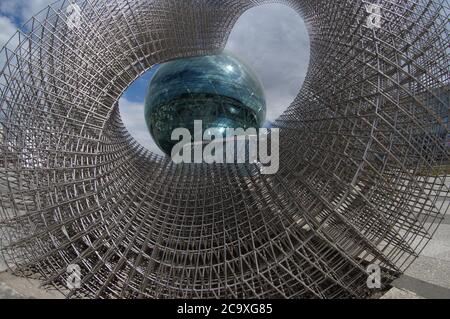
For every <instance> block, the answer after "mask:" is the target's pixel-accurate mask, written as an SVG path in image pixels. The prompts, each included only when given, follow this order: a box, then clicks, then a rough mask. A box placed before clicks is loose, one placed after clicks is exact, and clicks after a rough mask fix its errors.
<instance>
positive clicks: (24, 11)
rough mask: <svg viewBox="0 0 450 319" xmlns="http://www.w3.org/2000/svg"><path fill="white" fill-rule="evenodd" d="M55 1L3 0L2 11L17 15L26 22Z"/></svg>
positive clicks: (0, 4)
mask: <svg viewBox="0 0 450 319" xmlns="http://www.w3.org/2000/svg"><path fill="white" fill-rule="evenodd" d="M54 2H56V0H2V2H1V3H0V12H1V13H2V14H3V15H9V16H15V17H17V18H19V19H20V20H21V22H26V21H28V20H29V19H30V18H31V17H32V16H34V15H36V14H37V13H38V12H40V11H41V10H42V9H44V8H45V7H46V6H48V5H49V4H52V3H54Z"/></svg>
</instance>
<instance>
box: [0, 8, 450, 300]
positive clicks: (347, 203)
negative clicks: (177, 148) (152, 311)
mask: <svg viewBox="0 0 450 319" xmlns="http://www.w3.org/2000/svg"><path fill="white" fill-rule="evenodd" d="M273 2H278V3H283V4H286V5H288V6H290V7H292V8H293V9H294V10H296V11H297V12H298V13H299V14H300V15H301V16H302V17H303V18H304V20H305V21H306V23H307V25H308V30H309V35H310V39H311V45H312V50H311V63H310V67H309V71H308V74H307V77H306V81H305V84H304V85H303V88H302V90H301V91H300V93H299V94H298V96H297V98H296V99H295V101H294V102H293V103H292V105H291V106H290V107H289V108H288V109H287V111H286V112H285V113H284V114H283V115H282V116H281V117H280V118H279V119H278V120H277V121H276V123H275V126H276V127H279V128H280V129H281V141H280V143H281V146H280V148H281V164H280V166H281V167H280V171H279V172H278V174H275V175H261V174H258V167H257V166H236V165H206V164H205V165H202V164H198V165H187V164H186V165H175V164H173V163H172V162H171V161H170V160H169V159H167V158H162V157H159V156H157V155H153V154H151V153H150V152H148V151H147V150H145V149H144V148H143V147H141V146H140V145H139V144H138V143H137V142H136V141H135V140H134V139H133V138H132V137H131V136H130V135H129V133H128V132H127V130H126V129H125V128H124V126H123V124H122V122H121V119H120V114H119V111H118V100H119V98H120V96H121V95H122V93H123V92H124V90H125V89H126V88H127V87H128V86H129V85H130V83H132V81H133V80H135V79H136V78H138V77H139V76H140V75H141V74H143V73H144V72H145V71H146V70H148V69H149V68H151V67H152V66H153V65H155V64H157V63H162V62H164V61H167V60H170V59H174V58H179V57H188V56H194V55H204V54H213V53H217V52H220V51H221V50H222V49H223V47H224V46H225V44H226V41H227V38H228V36H229V34H230V31H231V29H232V27H233V25H234V24H235V22H236V21H237V19H238V18H239V17H240V16H241V15H242V14H243V13H244V12H245V11H246V10H248V9H250V8H252V7H254V6H257V5H260V4H266V3H273ZM76 3H77V4H78V5H79V6H80V8H81V9H82V11H81V12H82V20H81V27H79V28H71V27H69V25H68V23H67V20H68V18H69V16H68V13H67V12H68V11H67V10H66V8H67V6H68V5H70V4H71V3H70V2H68V1H58V2H56V3H54V4H53V5H51V6H49V7H48V8H46V9H45V10H43V11H42V12H40V13H39V14H37V15H36V16H35V17H33V18H32V19H31V20H30V21H28V23H26V25H25V26H24V27H23V28H22V29H21V31H19V32H18V33H17V34H16V35H15V36H14V37H13V38H12V39H11V41H10V42H9V44H8V45H7V46H6V47H5V48H4V49H3V50H2V51H1V56H0V59H1V62H2V65H3V64H4V68H3V71H2V72H1V73H0V114H1V115H0V119H1V133H0V134H1V138H0V141H1V155H0V156H1V164H0V187H1V193H0V203H1V205H0V209H1V210H0V233H1V236H2V252H3V254H4V257H5V259H6V261H7V263H8V265H9V266H10V267H11V268H12V269H13V271H14V272H15V273H17V274H19V275H23V276H30V277H34V278H36V276H37V278H39V279H40V280H41V281H42V282H43V283H44V284H50V285H54V286H56V287H58V288H59V289H61V291H62V292H63V293H64V294H66V296H67V297H88V298H93V297H99V298H119V297H123V298H135V297H147V298H181V297H183V298H265V297H273V298H300V297H302V298H352V297H368V296H370V295H371V294H372V293H374V292H376V290H370V289H368V287H367V284H366V281H367V277H368V275H367V272H366V268H367V265H369V264H377V265H379V266H381V268H382V283H383V287H386V285H388V284H389V283H390V282H391V281H392V280H393V279H394V278H396V277H397V276H398V275H399V274H400V273H402V272H403V271H404V270H405V269H406V268H407V267H408V266H409V265H410V264H411V262H412V261H413V260H414V259H415V258H416V257H417V256H418V254H419V253H420V252H421V250H422V249H423V247H424V246H425V244H426V243H427V242H428V240H429V239H430V238H431V237H432V235H433V233H434V232H435V230H436V228H437V226H438V225H439V223H440V221H441V220H442V218H443V215H442V213H443V212H445V211H446V209H447V208H448V207H442V206H443V205H448V204H439V203H442V202H439V201H438V200H437V198H438V197H439V196H440V197H441V198H442V196H444V197H448V194H449V193H448V188H447V187H446V186H445V182H444V180H445V178H446V176H445V175H441V176H433V174H432V172H433V170H434V168H435V167H436V166H439V165H444V164H448V160H449V154H448V149H447V148H446V141H447V135H448V127H447V124H446V123H445V121H444V118H445V117H447V118H448V105H449V102H448V93H449V25H448V19H449V12H450V10H449V3H448V1H447V0H414V1H406V0H403V1H402V0H395V1H394V0H392V1H361V0H342V1H331V0H285V1H282V0H279V1H258V0H209V1H207V0H203V1H201V0H183V1H178V0H153V1H151V0H133V1H131V0H86V1H77V2H76ZM370 3H375V4H378V5H381V6H382V25H381V28H369V27H368V24H367V18H368V15H369V13H367V10H366V6H367V5H368V4H370ZM280 49H282V48H280ZM286 72H287V71H286ZM444 203H445V201H444ZM440 212H441V213H440ZM69 265H78V266H79V267H80V268H81V288H79V289H73V290H70V289H67V287H66V281H67V279H68V276H69V275H70V273H68V272H67V269H68V266H69Z"/></svg>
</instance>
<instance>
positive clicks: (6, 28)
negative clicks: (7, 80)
mask: <svg viewBox="0 0 450 319" xmlns="http://www.w3.org/2000/svg"><path fill="white" fill-rule="evenodd" d="M0 30H1V33H0V50H1V49H3V47H4V46H5V45H6V44H7V43H8V47H9V48H11V49H14V48H15V47H16V46H17V45H18V38H14V39H11V37H12V36H13V35H14V33H15V32H16V30H17V27H16V25H15V24H14V22H13V21H12V20H11V19H9V18H8V17H4V16H0ZM10 39H11V41H10ZM5 63H6V55H5V52H4V51H0V71H1V70H2V69H3V66H4V64H5ZM0 80H1V81H3V77H2V79H0Z"/></svg>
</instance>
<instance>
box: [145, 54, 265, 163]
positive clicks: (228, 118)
mask: <svg viewBox="0 0 450 319" xmlns="http://www.w3.org/2000/svg"><path fill="white" fill-rule="evenodd" d="M265 117H266V100H265V96H264V91H263V88H262V85H261V82H260V81H259V80H258V78H257V77H256V75H255V74H254V73H253V71H252V70H251V69H250V67H248V66H247V65H246V64H244V63H243V62H242V61H240V60H239V59H238V58H237V57H235V56H233V55H231V54H229V53H222V54H218V55H211V56H201V57H192V58H183V59H177V60H173V61H170V62H167V63H164V64H162V65H161V66H160V67H159V69H158V70H157V71H156V73H155V75H154V76H153V78H152V80H151V82H150V85H149V88H148V91H147V95H146V99H145V119H146V123H147V127H148V130H149V131H150V134H151V135H152V137H153V139H154V140H155V142H156V144H157V145H158V146H159V147H160V148H161V150H163V151H164V152H165V153H166V154H167V155H170V154H171V151H172V148H173V146H175V145H176V144H177V143H178V141H172V140H171V136H172V132H173V131H174V130H175V129H177V128H186V129H188V130H189V131H190V132H191V135H192V137H194V132H193V131H194V121H196V120H201V121H202V122H203V130H207V129H209V128H243V129H248V128H259V127H261V126H262V124H263V123H264V121H265ZM224 131H225V130H224Z"/></svg>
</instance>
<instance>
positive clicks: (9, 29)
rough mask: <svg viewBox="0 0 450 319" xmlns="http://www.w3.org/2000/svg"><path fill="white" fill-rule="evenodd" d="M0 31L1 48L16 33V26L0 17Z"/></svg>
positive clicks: (6, 18)
mask: <svg viewBox="0 0 450 319" xmlns="http://www.w3.org/2000/svg"><path fill="white" fill-rule="evenodd" d="M0 30H1V33H0V47H1V48H3V46H4V45H5V44H6V43H7V42H8V41H9V39H10V38H11V37H12V36H13V35H14V33H15V32H16V30H17V26H16V25H15V24H14V22H13V21H12V20H11V19H10V18H8V17H4V16H0Z"/></svg>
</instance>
